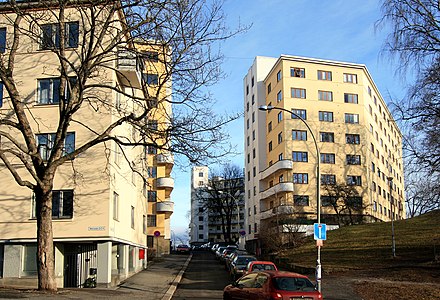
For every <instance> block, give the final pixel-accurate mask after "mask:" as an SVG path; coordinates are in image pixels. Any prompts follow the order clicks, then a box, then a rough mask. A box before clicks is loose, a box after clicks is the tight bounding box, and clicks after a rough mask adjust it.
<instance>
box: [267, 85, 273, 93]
mask: <svg viewBox="0 0 440 300" xmlns="http://www.w3.org/2000/svg"><path fill="white" fill-rule="evenodd" d="M271 91H272V85H271V84H270V83H269V84H268V85H267V93H268V94H269V93H270V92H271Z"/></svg>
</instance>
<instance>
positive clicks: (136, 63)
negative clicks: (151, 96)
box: [117, 49, 144, 88]
mask: <svg viewBox="0 0 440 300" xmlns="http://www.w3.org/2000/svg"><path fill="white" fill-rule="evenodd" d="M117 63H118V68H117V69H118V75H119V79H120V81H121V83H122V84H123V85H125V86H130V87H135V88H140V87H142V71H143V69H144V67H143V63H142V60H141V59H140V57H139V56H138V55H137V54H136V52H134V51H130V50H127V49H118V61H117Z"/></svg>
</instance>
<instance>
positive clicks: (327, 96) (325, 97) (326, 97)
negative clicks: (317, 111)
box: [318, 91, 333, 101]
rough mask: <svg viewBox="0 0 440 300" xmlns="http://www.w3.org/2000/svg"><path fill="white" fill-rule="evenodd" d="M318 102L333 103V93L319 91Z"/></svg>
mask: <svg viewBox="0 0 440 300" xmlns="http://www.w3.org/2000/svg"><path fill="white" fill-rule="evenodd" d="M318 100H321V101H333V92H330V91H318Z"/></svg>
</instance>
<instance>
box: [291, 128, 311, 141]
mask: <svg viewBox="0 0 440 300" xmlns="http://www.w3.org/2000/svg"><path fill="white" fill-rule="evenodd" d="M297 137H299V139H298V138H297ZM292 141H307V130H298V129H292Z"/></svg>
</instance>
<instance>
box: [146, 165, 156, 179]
mask: <svg viewBox="0 0 440 300" xmlns="http://www.w3.org/2000/svg"><path fill="white" fill-rule="evenodd" d="M147 172H148V177H150V178H156V177H157V167H148V169H147Z"/></svg>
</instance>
